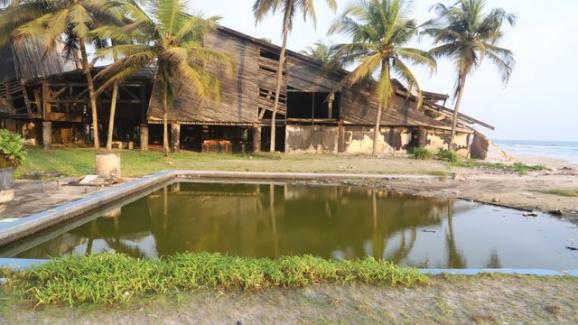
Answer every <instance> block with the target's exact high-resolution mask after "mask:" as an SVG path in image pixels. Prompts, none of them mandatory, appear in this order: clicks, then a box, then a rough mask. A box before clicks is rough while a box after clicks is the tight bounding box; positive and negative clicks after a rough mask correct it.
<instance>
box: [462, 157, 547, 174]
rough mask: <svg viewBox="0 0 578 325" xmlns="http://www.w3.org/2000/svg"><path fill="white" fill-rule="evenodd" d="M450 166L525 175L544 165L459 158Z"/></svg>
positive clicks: (543, 167) (540, 168) (542, 167)
mask: <svg viewBox="0 0 578 325" xmlns="http://www.w3.org/2000/svg"><path fill="white" fill-rule="evenodd" d="M451 165H452V167H464V168H480V169H486V170H498V171H503V172H510V173H517V174H520V175H525V174H527V173H529V172H534V171H542V170H545V169H546V167H545V166H543V165H526V164H524V163H520V162H517V163H514V164H504V163H488V162H483V161H477V160H460V161H456V162H453V163H452V164H451Z"/></svg>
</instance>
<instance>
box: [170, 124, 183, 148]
mask: <svg viewBox="0 0 578 325" xmlns="http://www.w3.org/2000/svg"><path fill="white" fill-rule="evenodd" d="M171 150H172V151H173V152H179V151H181V124H180V123H179V122H174V123H171Z"/></svg>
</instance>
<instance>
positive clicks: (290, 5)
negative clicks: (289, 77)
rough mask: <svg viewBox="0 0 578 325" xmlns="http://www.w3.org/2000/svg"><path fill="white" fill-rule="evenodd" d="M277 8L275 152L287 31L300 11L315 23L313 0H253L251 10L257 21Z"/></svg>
mask: <svg viewBox="0 0 578 325" xmlns="http://www.w3.org/2000/svg"><path fill="white" fill-rule="evenodd" d="M325 1H326V2H327V4H328V5H329V7H330V8H331V9H333V10H335V9H336V8H337V3H336V1H335V0H325ZM277 10H281V11H282V12H283V30H282V35H283V41H282V45H281V53H280V55H279V66H278V68H277V87H276V91H275V102H274V104H273V116H272V117H271V147H270V151H271V152H275V141H276V139H275V138H276V136H275V132H276V119H277V110H278V108H279V96H280V93H281V85H282V83H283V67H284V65H285V54H286V52H287V39H288V37H289V32H290V31H291V29H292V28H293V19H294V17H295V15H296V14H298V13H301V14H303V18H304V19H306V18H307V17H309V18H311V19H313V23H314V24H316V23H317V14H316V13H315V6H314V3H313V0H255V3H254V4H253V12H254V14H255V19H256V21H257V23H259V22H260V21H261V20H263V18H265V16H266V15H267V14H269V13H270V12H271V13H276V12H277Z"/></svg>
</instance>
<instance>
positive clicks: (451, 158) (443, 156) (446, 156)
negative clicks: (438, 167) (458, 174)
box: [437, 149, 458, 163]
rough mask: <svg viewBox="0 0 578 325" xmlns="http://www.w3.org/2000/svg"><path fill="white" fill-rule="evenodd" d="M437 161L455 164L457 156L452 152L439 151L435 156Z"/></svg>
mask: <svg viewBox="0 0 578 325" xmlns="http://www.w3.org/2000/svg"><path fill="white" fill-rule="evenodd" d="M437 157H438V159H439V160H443V161H448V162H451V163H455V162H457V161H458V154H457V153H456V152H455V151H453V150H448V149H440V151H439V152H438V154H437Z"/></svg>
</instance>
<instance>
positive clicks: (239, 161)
mask: <svg viewBox="0 0 578 325" xmlns="http://www.w3.org/2000/svg"><path fill="white" fill-rule="evenodd" d="M118 153H120V155H121V161H122V175H123V176H125V177H140V176H144V175H148V174H151V173H155V172H158V171H161V170H169V169H182V170H220V171H249V172H303V173H320V172H325V173H344V172H347V173H370V174H382V173H387V174H422V175H427V174H430V173H431V172H436V171H439V170H446V169H447V166H446V164H444V163H430V162H421V161H420V162H416V163H415V164H407V161H404V160H402V159H393V158H392V159H380V160H379V163H377V160H376V159H372V158H370V157H364V156H347V155H344V156H340V155H329V154H327V155H316V154H283V153H252V154H219V153H199V152H192V151H181V152H179V153H174V154H171V155H170V156H169V157H165V156H164V155H163V154H162V153H161V152H158V151H148V152H141V151H136V150H122V151H118ZM94 168H95V152H94V150H92V149H81V148H55V149H51V150H49V151H45V150H42V149H38V148H29V149H28V155H27V159H26V160H25V161H24V163H23V165H22V166H21V167H19V168H18V169H17V170H16V177H17V178H33V179H38V178H46V177H49V178H50V177H58V176H82V175H88V174H94V172H95V170H94Z"/></svg>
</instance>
